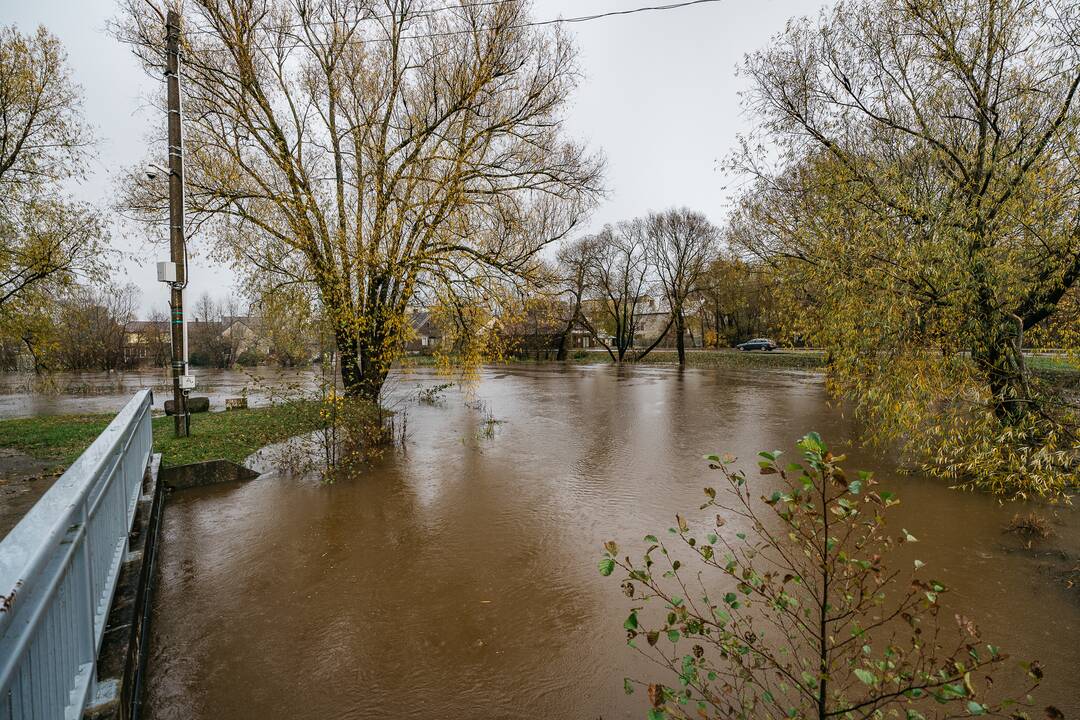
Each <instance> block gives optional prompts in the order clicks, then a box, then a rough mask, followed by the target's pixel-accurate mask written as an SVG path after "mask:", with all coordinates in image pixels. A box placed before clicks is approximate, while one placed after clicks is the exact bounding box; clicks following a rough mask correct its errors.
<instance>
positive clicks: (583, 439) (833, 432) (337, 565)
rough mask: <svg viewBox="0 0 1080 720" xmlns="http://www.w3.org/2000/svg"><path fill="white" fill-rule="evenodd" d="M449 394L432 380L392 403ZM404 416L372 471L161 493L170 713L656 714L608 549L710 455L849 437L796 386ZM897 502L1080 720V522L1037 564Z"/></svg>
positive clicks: (543, 398) (554, 369)
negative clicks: (627, 685) (804, 437)
mask: <svg viewBox="0 0 1080 720" xmlns="http://www.w3.org/2000/svg"><path fill="white" fill-rule="evenodd" d="M440 382H445V380H444V379H442V378H440V377H439V376H438V375H436V374H435V373H433V372H429V371H420V372H417V373H416V374H415V375H414V376H412V377H411V378H410V379H409V381H408V382H402V383H400V386H399V390H400V388H406V387H412V385H413V384H415V383H419V384H427V385H431V384H435V383H440ZM399 394H402V395H404V392H403V391H402V392H400V393H399ZM407 408H408V429H409V435H410V437H409V442H408V444H407V447H406V449H405V450H404V452H402V453H395V454H392V455H388V456H387V457H385V458H384V459H382V460H380V461H379V462H378V463H377V464H376V465H375V466H374V467H371V468H370V469H368V470H367V471H366V472H364V473H362V474H358V475H357V476H356V477H353V478H350V479H347V480H342V481H339V482H337V483H335V484H332V485H327V484H323V483H321V482H320V481H319V480H318V479H317V478H315V477H287V476H283V475H275V474H274V473H269V474H267V475H264V476H263V477H262V478H260V479H258V480H255V481H253V482H250V483H247V484H232V485H221V486H216V487H210V488H202V489H198V490H192V491H185V492H183V493H177V494H175V495H174V496H173V497H171V498H170V500H169V504H168V507H167V511H166V514H165V527H164V535H163V542H162V545H161V555H160V578H159V584H158V589H157V595H156V598H155V605H154V618H153V629H152V632H153V637H152V644H151V658H150V663H149V667H150V671H149V672H150V674H149V678H148V686H147V687H148V693H147V702H148V704H149V711H150V712H149V714H150V715H151V716H152V717H153V718H156V719H157V720H163V719H167V718H196V719H201V718H207V719H209V718H395V719H398V718H417V719H420V718H424V719H437V718H469V717H484V718H530V719H531V718H582V719H588V720H595V718H599V717H602V718H609V719H610V718H629V717H634V718H639V717H643V716H644V714H645V702H646V700H645V698H644V697H643V696H642V694H641V693H638V694H635V695H633V696H629V697H628V696H626V695H625V694H624V692H623V682H622V678H623V677H624V676H626V675H634V676H639V677H640V676H643V675H645V676H646V677H649V676H648V675H647V674H646V670H645V669H644V668H643V666H642V665H641V664H640V663H639V661H638V660H637V659H636V658H635V657H634V656H633V654H632V652H631V651H630V650H628V648H627V647H626V645H625V635H624V631H623V630H622V629H621V623H622V621H623V619H624V618H625V616H626V612H627V610H628V600H627V598H626V597H624V596H623V595H622V593H621V592H620V589H619V583H618V581H616V579H615V578H614V577H611V578H603V577H601V576H600V575H599V574H598V572H597V569H596V563H597V560H598V559H599V557H600V547H601V543H602V542H603V541H604V540H608V539H616V540H618V541H619V542H620V543H621V544H622V545H623V547H624V549H626V550H630V549H633V551H634V552H635V554H637V552H638V551H639V550H640V549H643V543H642V542H641V538H642V536H643V535H644V534H646V533H649V532H657V533H659V532H662V531H664V530H666V528H668V527H669V526H671V525H672V517H673V514H674V513H675V512H676V511H688V510H689V511H691V512H690V513H689V514H690V516H691V517H695V516H696V515H697V513H695V512H694V510H695V508H697V507H698V505H699V504H700V501H701V488H702V487H703V486H704V485H706V484H715V481H716V478H715V477H713V476H712V472H711V471H709V470H708V469H707V468H706V467H705V465H704V463H703V462H702V461H701V459H700V458H701V455H702V454H703V453H707V452H713V451H731V452H734V453H736V454H738V455H739V456H741V457H743V458H746V459H747V460H751V459H752V458H753V455H754V454H755V453H756V452H757V451H758V450H760V449H763V448H782V449H786V450H789V451H791V450H793V448H792V444H793V442H794V441H795V440H796V439H797V438H798V437H799V436H800V435H801V434H803V433H804V432H805V431H807V430H810V429H816V430H818V431H819V432H821V433H822V435H823V436H824V437H825V438H826V440H828V441H830V442H831V444H833V446H834V447H835V446H844V445H847V444H848V442H849V440H850V439H851V438H852V434H853V430H854V428H853V426H852V424H851V423H850V422H849V421H847V420H845V419H844V418H843V417H842V416H841V415H840V413H839V412H838V411H837V410H835V409H831V408H830V407H829V406H828V405H827V402H826V396H825V393H824V389H823V387H822V383H821V381H820V379H819V377H818V376H816V375H814V374H811V373H802V372H780V371H771V372H753V371H739V372H732V371H721V370H687V371H683V372H680V371H678V370H676V369H671V368H651V367H650V368H645V367H638V368H614V367H610V366H571V367H558V366H550V367H546V366H538V367H521V368H513V369H501V368H489V369H486V370H484V371H483V373H482V376H481V380H480V382H479V384H478V386H477V387H476V390H475V395H467V394H463V393H462V392H461V390H460V389H459V388H454V389H453V390H451V391H449V392H448V393H447V394H446V395H445V397H444V400H443V401H442V402H441V403H440V404H437V405H420V404H416V403H412V404H410V405H408V406H407ZM488 413H490V416H493V417H494V418H496V419H498V420H500V421H502V422H499V423H497V424H494V425H493V432H492V433H490V434H489V433H487V432H484V431H483V426H484V420H485V418H486V417H488ZM851 456H852V457H851V460H850V462H849V467H853V468H854V467H862V468H867V469H874V470H876V471H878V473H879V474H880V475H881V476H891V475H892V468H891V467H890V465H889V464H888V463H886V462H883V461H882V460H881V459H880V458H875V457H874V456H873V455H872V454H871V453H869V452H866V451H862V450H858V449H856V450H855V451H853V452H852V453H851ZM895 485H896V486H897V488H898V489H899V490H900V493H901V498H902V505H901V506H900V507H899V508H897V510H896V512H895V514H894V515H893V516H892V519H891V522H890V524H891V525H893V526H895V527H897V528H899V527H901V526H902V527H906V528H907V529H908V530H909V531H910V532H911V533H913V534H914V535H916V536H917V537H918V538H919V540H920V544H919V547H918V549H919V551H920V553H919V556H920V557H921V558H922V559H923V560H924V561H926V562H927V564H928V566H929V568H932V569H933V575H934V576H936V577H938V578H940V579H942V580H944V581H945V582H946V583H947V584H948V585H949V586H951V588H952V592H951V593H949V595H948V597H949V600H948V602H949V603H951V604H952V605H953V606H955V607H957V608H962V609H963V611H964V612H965V613H966V614H967V615H969V616H970V617H972V618H974V619H976V620H977V621H978V623H979V625H980V627H981V629H982V631H983V634H984V636H985V638H986V639H987V640H992V641H993V642H995V643H996V644H998V645H1000V646H1002V647H1003V648H1006V649H1007V650H1008V651H1010V652H1011V653H1013V655H1014V657H1017V658H1019V657H1028V658H1038V659H1039V660H1040V661H1041V662H1042V663H1043V665H1044V666H1045V668H1046V671H1047V675H1048V679H1047V681H1046V683H1045V684H1044V686H1043V688H1042V689H1041V691H1040V694H1039V696H1038V697H1037V700H1038V701H1039V702H1040V703H1041V704H1050V703H1053V704H1055V705H1057V706H1058V707H1059V708H1061V709H1062V710H1063V711H1065V713H1066V715H1067V716H1068V717H1077V716H1078V713H1080V689H1078V688H1080V685H1078V683H1080V597H1078V596H1077V591H1076V590H1069V589H1067V588H1066V587H1065V586H1064V584H1063V583H1062V582H1060V579H1059V577H1058V575H1059V574H1060V573H1061V572H1064V571H1065V570H1067V569H1069V568H1068V567H1067V566H1069V564H1070V563H1072V564H1073V565H1075V563H1076V562H1077V556H1078V555H1080V517H1078V514H1077V513H1076V512H1075V511H1066V512H1061V513H1058V515H1057V517H1056V519H1055V523H1056V524H1055V528H1054V529H1055V533H1056V536H1055V537H1054V538H1053V539H1052V540H1051V541H1049V543H1047V545H1046V552H1044V553H1042V554H1035V553H1031V552H1028V551H1025V550H1023V549H1022V548H1021V547H1020V546H1019V544H1018V543H1017V542H1016V541H1015V540H1013V539H1012V538H1011V537H1007V536H1004V535H1003V534H1002V528H1003V526H1004V525H1005V523H1006V522H1007V520H1008V519H1009V518H1010V517H1011V516H1012V514H1013V513H1014V512H1015V511H1016V509H1017V508H1015V507H1001V506H999V505H998V504H997V503H996V502H995V501H994V500H992V499H990V498H987V497H984V496H980V495H974V494H964V493H959V492H955V491H950V490H948V489H946V488H944V487H942V486H941V485H940V484H937V483H935V482H931V481H929V480H926V479H922V478H919V477H904V478H901V479H899V480H897V481H896V482H895ZM1055 553H1056V554H1055ZM1063 553H1064V554H1063ZM652 677H656V676H652ZM669 680H670V678H669Z"/></svg>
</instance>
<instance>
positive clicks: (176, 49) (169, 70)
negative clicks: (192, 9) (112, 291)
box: [165, 10, 191, 437]
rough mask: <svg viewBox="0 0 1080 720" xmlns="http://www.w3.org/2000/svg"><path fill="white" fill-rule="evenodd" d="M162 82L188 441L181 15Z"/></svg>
mask: <svg viewBox="0 0 1080 720" xmlns="http://www.w3.org/2000/svg"><path fill="white" fill-rule="evenodd" d="M165 28H166V30H165V51H166V66H165V68H166V69H165V78H166V81H167V83H168V96H169V257H170V260H171V261H172V262H173V263H174V264H175V265H176V281H175V282H174V283H172V290H171V297H170V299H169V305H170V307H171V309H172V313H171V315H172V317H171V327H172V380H173V410H174V413H175V414H174V415H173V421H174V429H175V431H176V436H177V437H187V436H188V434H189V432H190V425H191V416H190V415H189V414H188V409H187V390H184V389H182V388H181V386H180V378H181V377H182V376H184V375H186V374H187V338H186V335H187V333H186V332H185V331H186V323H185V320H184V287H185V286H186V285H187V250H186V248H185V246H184V242H185V240H184V134H183V126H182V124H181V116H180V14H179V13H178V12H176V11H175V10H170V11H169V15H168V17H167V19H166V21H165Z"/></svg>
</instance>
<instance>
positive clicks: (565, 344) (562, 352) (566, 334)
mask: <svg viewBox="0 0 1080 720" xmlns="http://www.w3.org/2000/svg"><path fill="white" fill-rule="evenodd" d="M580 312H581V301H580V300H578V301H577V302H575V303H574V312H572V313H570V321H569V322H567V323H566V328H565V329H564V330H563V332H562V337H561V338H560V339H559V352H558V354H557V355H555V359H556V360H565V359H566V356H567V355H568V354H569V350H570V342H571V341H572V340H573V338H574V326H575V325H577V319H578V314H579V313H580Z"/></svg>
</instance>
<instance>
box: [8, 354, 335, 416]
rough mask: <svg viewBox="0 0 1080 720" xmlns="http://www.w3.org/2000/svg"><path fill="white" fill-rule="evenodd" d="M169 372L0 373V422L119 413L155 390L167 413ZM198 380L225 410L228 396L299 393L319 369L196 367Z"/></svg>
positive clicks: (313, 383) (258, 400) (260, 398)
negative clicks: (137, 397) (138, 394)
mask: <svg viewBox="0 0 1080 720" xmlns="http://www.w3.org/2000/svg"><path fill="white" fill-rule="evenodd" d="M168 373H169V371H168V370H163V369H142V370H128V371H125V372H83V373H74V372H58V373H52V374H50V375H48V376H46V377H43V378H38V377H35V376H34V375H33V374H31V373H14V372H7V373H0V420H2V419H5V418H19V417H40V416H46V415H79V414H84V413H115V412H119V411H120V409H121V408H123V407H124V405H126V404H127V401H128V400H130V399H131V396H132V395H134V394H135V393H136V392H138V391H139V390H142V389H144V388H150V389H152V390H153V391H154V408H155V410H157V411H162V412H163V411H164V409H163V408H164V406H163V403H164V402H165V401H166V400H171V399H172V379H171V376H170V375H169V374H168ZM192 373H193V374H194V375H195V377H196V380H197V381H198V386H197V387H196V389H195V391H194V392H193V394H194V395H203V396H206V397H209V398H210V409H211V410H212V411H213V410H224V409H225V399H226V398H232V397H240V396H241V395H245V394H246V395H247V397H248V403H249V404H250V405H251V406H258V405H265V404H267V403H269V402H270V400H271V398H273V397H281V396H283V395H295V394H297V393H301V392H305V391H311V390H313V389H315V388H316V387H317V386H318V382H319V370H318V367H317V366H316V369H315V370H311V369H310V368H303V369H297V370H283V369H278V368H271V367H254V368H236V369H232V370H221V369H217V368H193V369H192Z"/></svg>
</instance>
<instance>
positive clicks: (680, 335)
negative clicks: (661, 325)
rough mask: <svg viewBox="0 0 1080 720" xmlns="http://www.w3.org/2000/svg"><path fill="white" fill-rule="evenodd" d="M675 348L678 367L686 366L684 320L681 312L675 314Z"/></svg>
mask: <svg viewBox="0 0 1080 720" xmlns="http://www.w3.org/2000/svg"><path fill="white" fill-rule="evenodd" d="M675 347H676V348H678V350H679V365H685V364H686V318H684V317H683V314H682V310H677V311H676V312H675Z"/></svg>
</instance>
